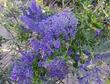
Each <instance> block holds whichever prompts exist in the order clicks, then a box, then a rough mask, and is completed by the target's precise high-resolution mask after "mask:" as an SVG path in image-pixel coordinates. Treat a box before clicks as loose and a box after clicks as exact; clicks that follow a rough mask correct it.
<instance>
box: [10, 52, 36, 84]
mask: <svg viewBox="0 0 110 84" xmlns="http://www.w3.org/2000/svg"><path fill="white" fill-rule="evenodd" d="M33 60H34V56H33V54H32V53H31V52H29V51H26V52H24V51H22V52H21V57H20V58H19V59H17V60H15V61H14V63H13V69H12V72H11V79H12V80H13V81H18V84H22V83H24V84H31V83H32V79H33V69H32V62H33Z"/></svg>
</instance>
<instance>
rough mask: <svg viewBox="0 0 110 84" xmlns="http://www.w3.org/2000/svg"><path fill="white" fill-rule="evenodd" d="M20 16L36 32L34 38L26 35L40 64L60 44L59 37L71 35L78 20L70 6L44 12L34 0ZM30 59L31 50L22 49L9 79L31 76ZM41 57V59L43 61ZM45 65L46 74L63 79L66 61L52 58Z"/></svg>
mask: <svg viewBox="0 0 110 84" xmlns="http://www.w3.org/2000/svg"><path fill="white" fill-rule="evenodd" d="M20 18H21V20H22V21H23V22H24V23H25V24H26V26H28V28H29V29H30V30H32V32H33V33H36V35H37V37H36V38H30V41H29V43H30V45H31V47H32V51H34V52H35V55H37V57H39V58H38V60H39V62H38V64H41V66H42V65H43V64H44V63H46V59H47V58H48V56H52V53H54V52H55V50H58V49H59V48H61V38H63V39H64V41H68V40H70V39H74V37H75V34H76V32H77V24H78V21H77V19H76V18H75V17H74V15H73V13H72V12H71V11H70V10H64V11H62V12H59V13H56V14H54V15H51V16H50V15H49V16H48V15H46V14H44V13H43V12H42V9H41V7H40V6H38V5H37V4H36V2H35V0H32V2H31V5H30V6H29V8H28V10H27V11H24V10H23V15H22V16H21V17H20ZM34 59H35V56H33V54H32V53H27V52H26V53H24V52H23V53H22V57H20V59H19V61H18V62H16V63H14V66H13V70H12V79H13V80H17V81H20V80H21V79H22V80H23V79H24V80H23V81H25V80H27V78H29V79H32V77H33V71H34V70H32V63H33V61H34ZM42 60H43V61H44V63H43V64H42ZM40 62H41V63H40ZM36 65H37V64H36ZM46 66H47V67H45V68H46V69H47V70H48V72H47V74H48V75H49V76H50V77H52V78H56V79H64V77H65V76H66V75H67V74H68V67H67V65H66V62H65V61H64V60H62V59H58V58H55V59H53V60H52V62H50V63H49V64H47V65H46ZM42 67H44V66H42ZM25 84H27V83H25ZM29 84H31V83H29Z"/></svg>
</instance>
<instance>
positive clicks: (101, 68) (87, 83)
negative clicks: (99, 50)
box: [78, 55, 110, 84]
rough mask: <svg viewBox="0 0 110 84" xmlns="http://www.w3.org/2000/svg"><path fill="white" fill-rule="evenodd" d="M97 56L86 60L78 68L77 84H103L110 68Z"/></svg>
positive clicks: (109, 72)
mask: <svg viewBox="0 0 110 84" xmlns="http://www.w3.org/2000/svg"><path fill="white" fill-rule="evenodd" d="M103 57H104V56H101V55H98V56H96V57H95V58H94V59H93V60H88V61H86V62H85V63H84V64H82V65H80V67H79V76H78V79H79V84H105V80H106V78H107V77H108V76H109V74H110V66H109V65H107V64H106V63H105V62H104V61H103V59H102V58H103Z"/></svg>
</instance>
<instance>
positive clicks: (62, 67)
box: [45, 58, 68, 80]
mask: <svg viewBox="0 0 110 84" xmlns="http://www.w3.org/2000/svg"><path fill="white" fill-rule="evenodd" d="M45 67H46V68H47V70H48V75H49V76H50V77H52V78H54V79H57V80H58V79H64V78H65V76H66V75H67V74H68V66H67V65H66V62H65V61H64V60H62V59H58V58H54V59H53V60H52V62H50V63H47V64H46V65H45Z"/></svg>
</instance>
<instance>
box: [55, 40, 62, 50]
mask: <svg viewBox="0 0 110 84" xmlns="http://www.w3.org/2000/svg"><path fill="white" fill-rule="evenodd" d="M54 47H55V48H56V49H59V48H60V47H61V43H60V41H59V40H55V41H54Z"/></svg>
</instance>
